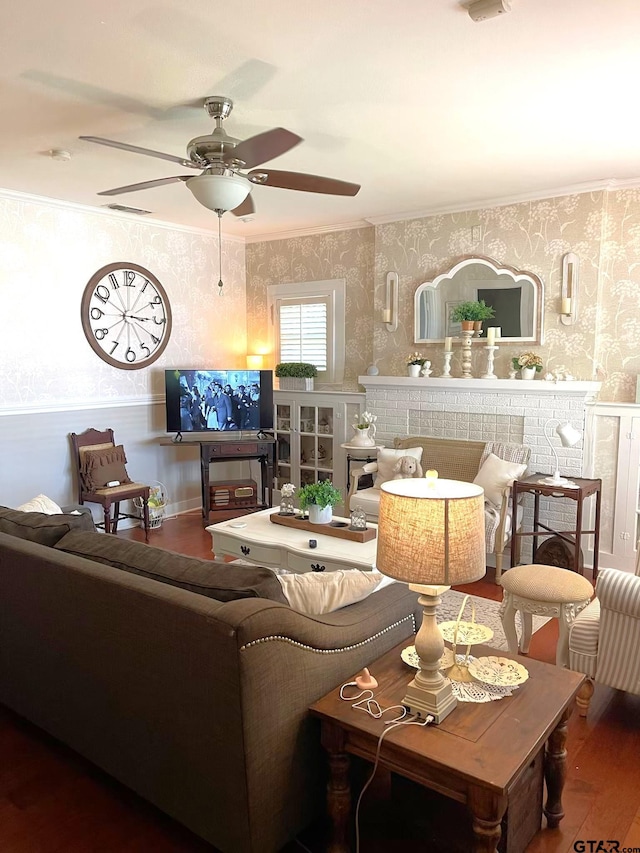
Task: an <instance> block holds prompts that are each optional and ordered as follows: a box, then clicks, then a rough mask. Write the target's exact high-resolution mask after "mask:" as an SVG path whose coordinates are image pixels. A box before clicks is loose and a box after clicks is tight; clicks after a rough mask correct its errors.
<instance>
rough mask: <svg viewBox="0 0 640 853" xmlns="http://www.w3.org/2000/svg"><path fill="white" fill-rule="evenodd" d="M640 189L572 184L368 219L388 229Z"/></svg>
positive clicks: (616, 183)
mask: <svg viewBox="0 0 640 853" xmlns="http://www.w3.org/2000/svg"><path fill="white" fill-rule="evenodd" d="M635 187H640V177H638V178H606V179H603V180H599V181H586V182H585V183H582V184H571V185H567V186H563V187H554V188H552V189H547V190H540V191H539V192H532V193H519V194H518V195H513V196H502V197H498V198H488V199H483V200H480V201H477V202H467V203H466V204H452V205H442V206H440V207H425V208H421V209H419V210H408V211H404V212H403V213H393V214H390V215H388V216H369V217H367V222H369V223H371V225H386V224H387V223H390V222H402V221H403V220H409V219H424V218H425V217H428V216H440V215H443V214H449V213H466V212H469V213H471V212H472V211H474V210H485V209H486V208H488V207H506V206H507V205H510V204H522V203H524V202H527V201H543V200H544V199H549V198H558V197H560V196H568V195H582V194H583V193H592V192H613V191H614V190H624V189H633V188H635Z"/></svg>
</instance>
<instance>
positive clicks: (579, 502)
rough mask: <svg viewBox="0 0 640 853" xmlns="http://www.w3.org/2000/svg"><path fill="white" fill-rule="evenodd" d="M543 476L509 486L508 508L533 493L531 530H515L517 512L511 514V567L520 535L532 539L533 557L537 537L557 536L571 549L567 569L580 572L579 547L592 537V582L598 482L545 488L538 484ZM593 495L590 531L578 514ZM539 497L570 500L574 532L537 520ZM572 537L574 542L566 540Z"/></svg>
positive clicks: (595, 565)
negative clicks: (592, 516)
mask: <svg viewBox="0 0 640 853" xmlns="http://www.w3.org/2000/svg"><path fill="white" fill-rule="evenodd" d="M543 477H544V474H532V475H531V476H529V477H523V478H522V479H520V480H514V482H513V486H512V487H511V498H512V506H514V507H516V506H517V505H518V504H517V502H518V498H519V496H520V495H523V494H525V493H527V492H530V493H531V494H533V496H534V499H533V529H532V530H517V513H516V512H515V511H514V512H513V521H512V529H511V565H512V566H516V565H517V564H518V562H519V559H520V539H521V537H523V536H532V537H533V553H534V555H535V552H536V549H537V547H538V538H539V537H540V536H550V535H553V536H559V537H560V538H561V539H563V540H564V541H565V542H569V543H571V545H572V546H573V549H574V555H573V565H572V566H569V568H570V569H572V570H573V571H574V572H580V569H581V567H580V546H581V542H582V537H583V536H593V537H594V538H593V582H594V584H595V582H596V579H597V576H598V549H599V547H600V504H601V497H602V480H589V479H585V478H584V477H574V478H573V479H572V481H571V482H573V483H575V486H549V485H547V484H545V483H543V482H541V481H542V479H543ZM591 495H595V496H596V515H595V523H594V527H593V529H592V530H583V528H582V514H583V507H584V502H585V499H586V498H588V497H590V496H591ZM540 497H547V498H570V499H571V500H573V501H575V503H576V524H575V530H554V529H553V528H552V527H549V526H548V525H546V524H542V522H541V521H540ZM570 536H573V537H574V539H573V540H572V539H570V538H569V537H570Z"/></svg>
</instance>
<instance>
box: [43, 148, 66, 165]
mask: <svg viewBox="0 0 640 853" xmlns="http://www.w3.org/2000/svg"><path fill="white" fill-rule="evenodd" d="M47 154H48V155H49V157H51V159H52V160H60V161H62V162H66V161H67V160H71V152H70V151H65V150H64V148H50V149H49V150H48V151H47Z"/></svg>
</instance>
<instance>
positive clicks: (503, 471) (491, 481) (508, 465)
mask: <svg viewBox="0 0 640 853" xmlns="http://www.w3.org/2000/svg"><path fill="white" fill-rule="evenodd" d="M526 470H527V466H526V463H524V462H507V461H506V460H505V459H500V457H499V456H496V455H495V453H490V454H489V455H488V456H487V458H486V459H485V460H484V462H483V463H482V465H481V466H480V470H479V471H478V473H477V474H476V476H475V479H474V481H473V482H474V483H475V484H476V485H477V486H482V488H483V489H484V496H485V498H486V499H487V500H488V501H489V503H492V504H494V506H500V504H501V503H502V493H503V492H504V490H505V488H506V487H507V486H510V485H511V484H512V483H513V481H514V480H516V479H517V478H518V477H521V476H522V475H523V474H524V472H525V471H526Z"/></svg>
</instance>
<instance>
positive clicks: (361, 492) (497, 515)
mask: <svg viewBox="0 0 640 853" xmlns="http://www.w3.org/2000/svg"><path fill="white" fill-rule="evenodd" d="M393 446H394V448H395V449H398V450H402V449H408V448H410V447H422V458H421V465H422V469H423V471H427V470H428V469H429V468H434V469H435V470H436V471H437V472H438V475H439V476H440V477H443V478H446V479H448V480H464V481H466V482H468V483H471V482H473V480H474V478H475V476H476V474H477V473H478V471H479V469H480V467H481V466H482V463H483V462H484V461H485V459H486V458H487V457H488V456H489V454H490V453H493V454H495V455H496V456H498V457H499V458H500V459H504V460H505V461H507V462H518V463H521V464H523V465H526V464H527V463H528V461H529V456H530V454H531V451H530V449H529V448H528V447H526V446H525V445H523V444H505V443H502V442H498V441H487V442H484V441H464V440H462V439H454V438H432V437H427V436H412V437H409V438H396V439H395V440H394V443H393ZM377 470H378V466H377V463H376V462H369V463H367V464H365V465H363V466H362V467H361V468H354V469H353V470H352V472H351V475H352V481H351V488H350V490H349V498H348V502H349V509H355V507H358V506H359V507H362V509H364V511H365V512H366V514H367V518H368V519H369V521H377V519H378V505H379V501H380V489H379V488H376V487H375V486H368V487H365V488H362V489H360V488H358V486H359V480H360V478H362V477H365V476H366V475H373V474H375V473H376V471H377ZM510 499H511V487H510V486H508V487H506V488H505V489H504V491H503V493H502V502H501V505H500V506H499V507H496V506H494V505H492V504H490V503H489V502H486V503H485V536H486V551H487V553H488V554H495V562H496V574H495V580H496V583H498V582H499V580H500V576H501V575H502V563H503V556H504V549H505V547H506V545H507V543H508V542H509V540H510V537H511V517H512V507H511V500H510ZM516 512H517V525H518V528H519V527H520V524H521V523H522V507H516Z"/></svg>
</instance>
